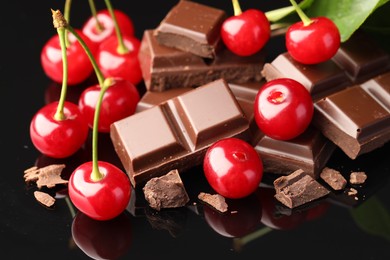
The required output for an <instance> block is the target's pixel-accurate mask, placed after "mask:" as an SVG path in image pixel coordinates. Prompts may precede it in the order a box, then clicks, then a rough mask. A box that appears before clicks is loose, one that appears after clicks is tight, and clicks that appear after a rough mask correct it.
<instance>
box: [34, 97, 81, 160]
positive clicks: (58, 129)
mask: <svg viewBox="0 0 390 260" xmlns="http://www.w3.org/2000/svg"><path fill="white" fill-rule="evenodd" d="M57 106H58V102H53V103H50V104H48V105H45V106H44V107H42V108H41V109H40V110H39V111H38V112H37V113H36V114H35V115H34V117H33V118H32V120H31V123H30V137H31V141H32V143H33V144H34V146H35V148H37V149H38V150H39V151H40V152H41V153H42V154H44V155H47V156H49V157H53V158H65V157H68V156H71V155H73V154H74V153H76V152H77V151H78V150H79V149H80V148H81V146H82V145H83V144H84V142H85V141H86V139H87V137H88V131H89V128H88V124H87V121H86V120H85V118H84V115H83V114H82V113H81V112H80V110H79V107H78V106H77V105H76V104H73V103H71V102H65V103H64V115H65V118H64V119H63V120H56V119H55V118H54V115H55V114H56V111H57Z"/></svg>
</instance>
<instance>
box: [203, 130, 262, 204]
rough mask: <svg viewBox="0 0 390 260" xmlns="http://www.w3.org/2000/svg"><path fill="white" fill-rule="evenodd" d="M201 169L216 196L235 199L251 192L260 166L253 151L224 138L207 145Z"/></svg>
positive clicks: (241, 143) (243, 144) (255, 184)
mask: <svg viewBox="0 0 390 260" xmlns="http://www.w3.org/2000/svg"><path fill="white" fill-rule="evenodd" d="M203 170H204V174H205V176H206V179H207V181H208V182H209V184H210V186H211V187H212V188H213V189H214V190H215V191H216V192H218V193H219V194H220V195H222V196H224V197H226V198H231V199H238V198H243V197H246V196H248V195H250V194H251V193H253V192H254V191H255V190H256V189H257V187H258V186H259V183H260V181H261V179H262V177H263V163H262V161H261V159H260V157H259V155H258V153H257V152H256V150H255V149H254V148H253V147H252V146H251V145H250V144H248V143H247V142H245V141H243V140H241V139H237V138H225V139H221V140H219V141H217V142H215V143H214V144H213V145H211V146H210V147H209V148H208V149H207V151H206V154H205V157H204V161H203Z"/></svg>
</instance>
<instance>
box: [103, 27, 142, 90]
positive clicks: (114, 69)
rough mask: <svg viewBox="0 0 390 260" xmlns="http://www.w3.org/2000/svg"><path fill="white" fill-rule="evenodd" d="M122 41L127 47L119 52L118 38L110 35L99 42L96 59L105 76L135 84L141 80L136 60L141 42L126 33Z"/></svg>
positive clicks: (138, 64)
mask: <svg viewBox="0 0 390 260" xmlns="http://www.w3.org/2000/svg"><path fill="white" fill-rule="evenodd" d="M123 41H124V45H125V46H126V47H127V49H128V51H127V52H126V53H119V51H118V38H117V37H116V36H111V37H109V38H108V39H106V40H105V41H104V42H102V43H101V44H100V47H99V50H98V53H97V55H96V60H97V63H98V65H99V67H100V69H101V71H102V73H103V75H104V76H105V77H118V78H123V79H126V80H128V81H130V82H131V83H133V84H134V85H137V84H138V83H140V82H141V80H142V72H141V67H140V63H139V60H138V52H139V49H140V45H141V42H140V40H139V39H137V38H136V37H133V36H127V35H123Z"/></svg>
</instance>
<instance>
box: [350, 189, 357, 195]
mask: <svg viewBox="0 0 390 260" xmlns="http://www.w3.org/2000/svg"><path fill="white" fill-rule="evenodd" d="M357 193H358V192H357V190H356V189H354V188H350V189H349V190H348V195H349V196H355V195H356V194H357Z"/></svg>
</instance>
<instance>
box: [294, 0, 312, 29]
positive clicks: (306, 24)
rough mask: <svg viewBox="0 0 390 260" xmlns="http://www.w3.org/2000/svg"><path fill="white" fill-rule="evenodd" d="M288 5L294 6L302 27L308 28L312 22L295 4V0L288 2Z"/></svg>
mask: <svg viewBox="0 0 390 260" xmlns="http://www.w3.org/2000/svg"><path fill="white" fill-rule="evenodd" d="M290 3H291V4H292V5H293V6H294V8H295V11H296V12H297V13H298V15H299V17H300V18H301V20H302V22H303V25H304V26H308V25H309V24H311V23H312V22H313V20H311V19H310V18H309V17H308V16H307V15H306V14H305V13H304V12H303V11H302V9H301V8H300V7H299V5H298V4H297V3H296V2H295V0H290Z"/></svg>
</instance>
